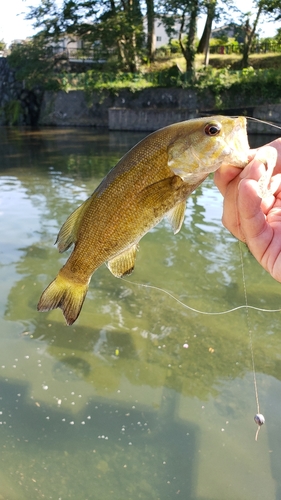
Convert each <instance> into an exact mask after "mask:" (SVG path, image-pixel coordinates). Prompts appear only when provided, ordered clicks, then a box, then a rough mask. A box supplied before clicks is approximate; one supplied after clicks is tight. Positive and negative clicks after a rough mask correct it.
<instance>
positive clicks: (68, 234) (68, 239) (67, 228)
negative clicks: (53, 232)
mask: <svg viewBox="0 0 281 500" xmlns="http://www.w3.org/2000/svg"><path fill="white" fill-rule="evenodd" d="M91 201H92V197H90V198H88V199H87V200H86V201H84V203H82V205H80V207H78V208H76V210H74V212H72V214H71V215H70V216H69V217H68V219H67V220H66V221H65V223H64V224H63V226H62V227H61V229H60V232H59V234H58V236H57V239H56V242H55V245H56V244H57V245H58V249H59V252H64V251H65V250H67V249H68V248H69V247H70V246H71V245H72V244H73V243H75V242H76V240H77V232H78V229H79V226H80V223H81V220H82V218H83V216H84V213H85V211H86V209H87V208H88V206H89V205H90V203H91Z"/></svg>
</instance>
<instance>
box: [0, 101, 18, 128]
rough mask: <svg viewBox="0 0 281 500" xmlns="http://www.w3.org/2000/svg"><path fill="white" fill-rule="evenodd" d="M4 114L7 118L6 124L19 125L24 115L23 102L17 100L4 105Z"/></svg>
mask: <svg viewBox="0 0 281 500" xmlns="http://www.w3.org/2000/svg"><path fill="white" fill-rule="evenodd" d="M3 113H4V117H5V123H7V124H8V125H19V124H20V118H21V115H22V107H21V102H20V101H19V100H17V99H13V100H11V101H9V102H7V103H6V104H5V105H4V108H3Z"/></svg>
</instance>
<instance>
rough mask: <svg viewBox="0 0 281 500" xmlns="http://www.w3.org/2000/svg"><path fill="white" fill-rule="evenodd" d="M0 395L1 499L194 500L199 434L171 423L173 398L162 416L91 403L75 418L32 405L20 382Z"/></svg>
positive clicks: (0, 385) (1, 385)
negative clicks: (6, 483) (5, 484)
mask: <svg viewBox="0 0 281 500" xmlns="http://www.w3.org/2000/svg"><path fill="white" fill-rule="evenodd" d="M0 394H1V410H2V411H1V419H2V421H1V424H2V426H1V431H2V432H1V438H0V443H1V444H0V445H1V448H2V449H3V448H4V449H5V469H6V470H7V469H8V470H7V473H8V474H9V475H10V476H11V478H13V484H14V488H13V487H11V488H10V490H8V491H7V492H6V495H7V497H8V495H9V494H13V493H14V492H17V490H18V491H20V492H21V496H20V498H21V499H25V498H30V499H31V498H41V495H42V498H44V496H45V495H44V494H43V492H44V491H48V492H49V494H51V495H55V494H57V495H58V494H59V495H60V496H61V497H62V498H81V499H82V498H83V499H84V498H85V499H86V498H103V499H106V498H112V495H114V498H116V499H121V498H126V499H128V500H129V499H133V498H143V499H147V498H151V499H158V498H159V499H167V500H168V499H171V498H188V499H190V500H192V499H193V498H195V496H194V482H196V462H195V461H194V458H193V457H194V453H195V449H196V448H197V447H198V444H197V443H196V441H197V439H198V429H197V428H196V426H195V425H194V424H189V423H188V422H182V421H180V420H179V419H178V418H177V417H176V416H175V408H176V403H177V397H178V396H177V394H176V393H175V392H174V391H166V392H165V393H164V394H163V398H162V408H161V409H160V410H161V412H160V411H152V410H151V409H149V408H145V407H144V408H143V409H141V410H137V409H135V407H134V406H133V407H132V406H131V405H130V406H126V405H125V404H122V403H121V404H118V403H116V402H115V403H114V402H112V403H110V402H107V401H104V400H100V399H99V398H96V399H95V398H92V401H90V402H88V403H87V407H86V408H84V409H83V410H81V411H80V412H79V413H77V414H76V415H75V417H73V414H72V413H71V412H68V411H66V410H65V409H64V408H63V404H62V406H61V407H59V408H56V409H54V408H50V406H49V405H46V404H44V403H42V402H41V403H40V404H39V403H38V402H37V401H35V400H32V399H31V398H30V397H29V395H28V389H27V387H26V385H25V384H23V383H18V382H17V383H10V382H6V381H3V380H0ZM160 415H161V416H160ZM26 453H28V454H29V456H32V457H33V458H30V459H29V460H26V458H25V456H26ZM77 463H79V473H78V474H77V470H76V467H77ZM7 465H8V466H7ZM89 471H91V481H90V482H89V477H88V475H89ZM37 484H38V486H37ZM93 484H94V489H95V492H94V493H93V491H92V485H93ZM39 485H40V486H39ZM47 485H48V486H47ZM0 494H1V487H0ZM40 494H41V495H40ZM37 495H38V497H37ZM7 497H6V496H4V497H3V498H7ZM9 498H11V497H9ZM12 498H13V497H12ZM50 498H52V497H50ZM53 498H57V497H53ZM196 498H197V497H196Z"/></svg>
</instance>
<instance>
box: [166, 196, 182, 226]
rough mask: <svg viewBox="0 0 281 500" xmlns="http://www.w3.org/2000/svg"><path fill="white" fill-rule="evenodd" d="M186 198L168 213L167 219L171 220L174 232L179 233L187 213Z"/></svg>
mask: <svg viewBox="0 0 281 500" xmlns="http://www.w3.org/2000/svg"><path fill="white" fill-rule="evenodd" d="M185 207H186V200H183V201H181V202H180V203H178V204H177V205H176V206H174V207H173V208H172V210H170V211H169V212H168V213H167V219H168V221H169V222H170V224H171V226H172V229H173V231H174V234H177V233H178V232H179V231H180V229H181V226H182V223H183V220H184V214H185Z"/></svg>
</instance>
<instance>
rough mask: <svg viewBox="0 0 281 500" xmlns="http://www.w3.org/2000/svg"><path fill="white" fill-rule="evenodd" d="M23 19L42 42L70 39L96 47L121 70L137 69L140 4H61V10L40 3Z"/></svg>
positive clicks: (46, 0) (77, 0)
mask: <svg viewBox="0 0 281 500" xmlns="http://www.w3.org/2000/svg"><path fill="white" fill-rule="evenodd" d="M27 19H29V20H34V27H35V28H41V29H42V31H41V33H42V36H44V37H45V38H46V39H52V40H56V41H58V40H59V39H60V38H62V37H63V36H65V35H70V36H73V37H78V38H79V39H80V40H81V41H82V42H83V43H84V44H85V45H86V46H88V47H89V46H93V44H94V43H98V44H101V46H102V47H103V49H104V50H105V51H107V55H108V57H110V56H111V57H113V56H114V55H115V56H116V57H117V60H118V63H119V65H120V67H121V68H122V69H124V70H126V69H127V70H130V71H136V69H137V65H138V60H139V58H140V56H141V53H142V50H143V40H144V32H143V22H142V14H141V9H140V0H64V3H63V5H62V7H61V8H58V7H57V6H56V4H55V1H54V0H41V4H40V5H39V6H38V7H35V8H31V9H30V12H29V14H28V16H27Z"/></svg>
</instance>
